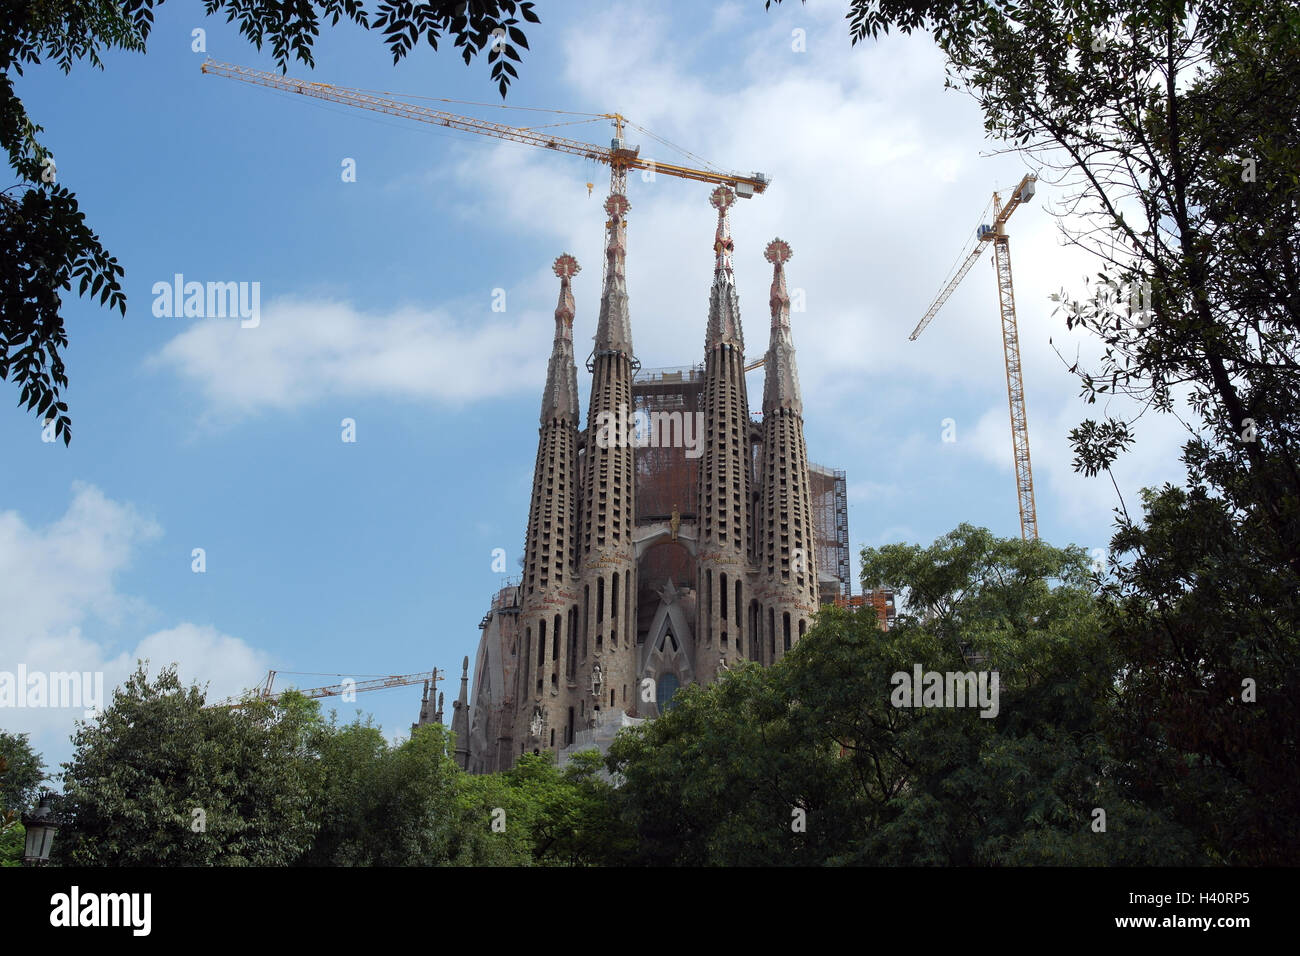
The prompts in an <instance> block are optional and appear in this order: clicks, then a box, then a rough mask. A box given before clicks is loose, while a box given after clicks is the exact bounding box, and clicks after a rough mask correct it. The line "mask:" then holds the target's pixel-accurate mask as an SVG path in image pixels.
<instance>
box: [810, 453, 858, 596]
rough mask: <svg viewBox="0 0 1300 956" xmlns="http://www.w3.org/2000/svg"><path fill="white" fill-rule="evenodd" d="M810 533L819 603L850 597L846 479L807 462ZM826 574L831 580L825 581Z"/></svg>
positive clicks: (838, 471)
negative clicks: (810, 508) (832, 578)
mask: <svg viewBox="0 0 1300 956" xmlns="http://www.w3.org/2000/svg"><path fill="white" fill-rule="evenodd" d="M808 483H809V484H810V485H811V486H812V488H811V491H812V513H813V532H814V534H815V535H816V540H817V568H818V577H820V578H821V580H820V581H819V582H818V588H819V590H820V591H821V592H822V593H821V598H822V601H823V602H826V601H831V600H834V599H836V598H844V599H847V598H849V597H850V596H851V595H852V594H853V576H852V571H851V570H850V564H851V562H850V558H849V496H848V477H847V476H846V474H845V473H844V471H843V470H840V469H835V468H827V467H825V466H823V465H817V464H814V463H812V462H809V463H808ZM828 575H829V576H833V577H834V578H835V580H834V581H830V580H828Z"/></svg>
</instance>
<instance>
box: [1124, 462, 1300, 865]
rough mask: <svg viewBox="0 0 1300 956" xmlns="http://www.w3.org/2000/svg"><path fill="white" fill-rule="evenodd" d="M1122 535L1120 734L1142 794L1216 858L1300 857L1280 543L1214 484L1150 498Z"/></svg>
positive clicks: (1297, 714) (1297, 713)
mask: <svg viewBox="0 0 1300 956" xmlns="http://www.w3.org/2000/svg"><path fill="white" fill-rule="evenodd" d="M1143 510H1144V520H1143V521H1142V522H1141V523H1136V522H1134V523H1127V524H1126V525H1125V526H1124V527H1123V528H1122V529H1121V530H1120V531H1119V532H1118V533H1117V534H1116V536H1115V539H1114V545H1113V546H1114V548H1115V549H1116V551H1118V552H1121V553H1124V554H1130V555H1133V556H1134V557H1133V559H1132V560H1131V561H1128V562H1125V563H1122V564H1120V563H1117V564H1116V566H1115V569H1114V572H1115V573H1114V575H1113V576H1112V578H1111V579H1110V580H1109V581H1108V582H1107V583H1106V586H1105V591H1104V595H1105V598H1106V600H1105V602H1104V604H1103V619H1104V622H1105V624H1106V626H1107V630H1108V639H1109V640H1110V641H1111V642H1112V643H1113V645H1114V647H1115V649H1116V651H1117V653H1118V654H1120V655H1121V659H1122V660H1123V661H1125V662H1126V666H1125V669H1124V673H1123V677H1122V682H1121V685H1120V689H1121V693H1120V694H1119V695H1118V697H1117V700H1116V702H1115V707H1114V715H1113V722H1112V726H1111V730H1110V736H1111V737H1112V739H1113V740H1114V746H1115V749H1116V752H1117V754H1118V755H1119V757H1120V759H1121V762H1120V764H1119V768H1118V775H1119V779H1121V780H1122V781H1123V783H1124V784H1125V786H1126V787H1127V789H1128V790H1129V792H1131V793H1132V794H1134V795H1135V796H1136V797H1137V798H1138V799H1139V800H1141V801H1142V802H1143V803H1145V804H1147V805H1148V806H1151V807H1156V808H1160V809H1161V810H1162V812H1166V813H1167V814H1168V815H1170V816H1171V817H1172V818H1173V819H1174V820H1176V821H1178V822H1179V823H1180V824H1181V825H1182V826H1184V827H1186V828H1188V829H1189V830H1191V831H1192V832H1194V833H1195V834H1196V835H1197V836H1198V838H1199V839H1200V840H1201V842H1202V844H1203V845H1204V847H1205V848H1206V851H1207V853H1208V854H1209V855H1210V858H1211V859H1213V860H1215V861H1216V862H1220V863H1229V864H1235V865H1295V864H1296V863H1297V862H1300V746H1298V745H1297V728H1298V727H1300V703H1298V701H1300V664H1297V661H1300V599H1297V596H1296V590H1295V587H1294V584H1293V583H1292V582H1291V581H1290V580H1288V578H1287V577H1286V575H1285V574H1284V573H1282V572H1280V571H1279V568H1278V565H1277V560H1276V552H1275V551H1274V550H1273V548H1272V547H1270V544H1269V543H1268V541H1267V539H1266V538H1265V537H1264V536H1263V535H1260V534H1256V533H1252V529H1251V528H1250V527H1249V526H1248V525H1244V524H1243V522H1241V521H1240V519H1239V516H1238V515H1235V514H1234V513H1233V512H1232V510H1231V508H1230V507H1229V506H1228V505H1227V504H1226V503H1225V501H1224V500H1223V499H1222V498H1219V497H1216V496H1213V495H1210V494H1207V493H1206V491H1205V489H1204V488H1199V487H1193V488H1192V489H1190V490H1185V489H1181V488H1174V487H1169V486H1167V487H1165V488H1164V489H1162V490H1161V491H1159V492H1156V491H1147V492H1145V493H1144V494H1143Z"/></svg>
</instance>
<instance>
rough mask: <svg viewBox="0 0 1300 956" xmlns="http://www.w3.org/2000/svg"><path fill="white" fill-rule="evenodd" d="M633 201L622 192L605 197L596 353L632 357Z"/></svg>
mask: <svg viewBox="0 0 1300 956" xmlns="http://www.w3.org/2000/svg"><path fill="white" fill-rule="evenodd" d="M631 208H632V206H631V203H629V202H628V201H627V197H626V196H624V195H623V194H622V193H613V194H612V195H610V197H609V198H608V199H606V200H605V213H606V215H608V216H609V221H608V222H606V223H605V232H606V242H605V287H604V289H602V290H601V293H600V319H599V320H598V321H597V323H596V352H597V353H600V352H622V353H624V354H625V355H627V356H628V358H631V357H632V323H631V320H630V319H629V318H628V311H627V260H626V257H627V218H626V217H627V212H628V210H629V209H631Z"/></svg>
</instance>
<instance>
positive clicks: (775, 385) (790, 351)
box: [763, 239, 803, 417]
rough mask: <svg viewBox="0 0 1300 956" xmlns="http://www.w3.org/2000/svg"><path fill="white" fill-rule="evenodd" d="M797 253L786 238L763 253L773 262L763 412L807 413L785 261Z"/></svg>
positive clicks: (776, 242)
mask: <svg viewBox="0 0 1300 956" xmlns="http://www.w3.org/2000/svg"><path fill="white" fill-rule="evenodd" d="M793 256H794V252H793V250H791V248H790V244H789V243H788V242H786V241H785V240H784V239H773V240H772V241H771V242H769V243H768V244H767V249H766V250H765V251H764V253H763V257H764V258H765V259H767V261H768V262H770V263H772V297H771V300H770V301H771V306H772V337H771V341H770V343H769V345H768V349H767V361H766V362H765V363H764V364H765V366H766V367H765V369H764V382H763V414H764V415H767V414H769V413H770V412H773V411H775V410H776V409H778V408H788V409H790V410H791V411H792V412H794V414H796V415H799V416H800V417H802V416H803V401H802V399H801V398H800V396H799V369H798V367H797V366H796V365H795V360H794V339H793V338H792V337H791V335H790V296H789V294H788V293H787V292H786V288H785V264H786V263H787V262H789V261H790V259H791V258H792V257H793Z"/></svg>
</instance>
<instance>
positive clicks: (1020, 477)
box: [908, 173, 1038, 541]
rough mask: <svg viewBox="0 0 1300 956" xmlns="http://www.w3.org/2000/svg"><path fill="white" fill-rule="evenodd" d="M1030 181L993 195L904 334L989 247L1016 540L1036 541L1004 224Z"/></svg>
mask: <svg viewBox="0 0 1300 956" xmlns="http://www.w3.org/2000/svg"><path fill="white" fill-rule="evenodd" d="M1036 182H1038V177H1037V176H1035V175H1033V174H1032V173H1031V174H1029V175H1026V176H1025V177H1024V178H1023V179H1021V180H1020V182H1019V183H1018V184H1017V185H1016V188H1015V189H1014V190H1013V191H1012V193H1011V199H1010V201H1009V202H1008V203H1007V204H1006V205H1005V206H1004V205H1002V199H1001V197H1000V196H999V195H998V194H997V193H994V194H993V224H992V225H982V226H980V227H979V229H977V230H976V232H975V242H974V246H973V247H972V248H971V249H970V251H969V252H968V253H967V254H966V258H965V260H964V261H963V262H962V264H961V267H960V268H959V269H958V270H957V274H956V275H954V276H953V278H952V281H951V282H949V283H948V284H947V285H946V286H944V288H943V291H942V292H940V293H939V295H938V297H937V298H936V299H935V300H934V302H933V303H932V304H931V305H930V308H929V309H928V310H927V311H926V313H925V316H924V317H923V318H922V319H921V321H920V322H919V323H917V326H916V328H915V329H913V330H912V334H911V335H909V336H908V339H909V340H910V341H913V342H915V341H916V337H917V336H918V335H920V334H921V333H922V332H923V331H925V327H926V326H927V325H929V324H930V320H931V319H933V318H934V314H935V313H936V312H938V311H939V309H940V308H941V307H942V306H943V304H944V303H945V302H947V301H948V296H950V295H952V292H953V290H954V289H955V288H957V283H959V282H961V280H962V278H963V277H964V276H965V275H966V273H967V272H969V271H970V267H971V266H973V265H974V264H975V260H976V259H978V258H979V257H980V256H981V255H982V254H983V253H984V249H985V248H986V247H985V243H991V244H992V246H993V271H994V273H995V274H996V275H997V279H998V305H999V307H1000V308H1001V310H1002V353H1003V357H1004V358H1005V359H1006V365H1007V403H1008V405H1009V406H1010V408H1011V448H1012V454H1013V455H1014V457H1015V464H1016V497H1017V499H1018V500H1019V502H1020V537H1021V538H1023V539H1024V540H1026V541H1033V540H1035V539H1037V537H1038V515H1037V512H1036V511H1035V510H1034V473H1033V469H1032V468H1031V467H1030V465H1029V422H1028V419H1027V418H1026V417H1025V383H1024V377H1023V376H1022V374H1021V371H1020V335H1019V332H1018V331H1017V330H1016V298H1015V295H1014V294H1013V293H1012V288H1011V249H1010V237H1008V236H1007V231H1006V224H1007V220H1008V219H1010V218H1011V214H1012V213H1013V212H1015V211H1016V208H1017V207H1018V206H1019V205H1020V204H1021V203H1026V202H1029V200H1031V199H1033V198H1034V184H1035V183H1036Z"/></svg>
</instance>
